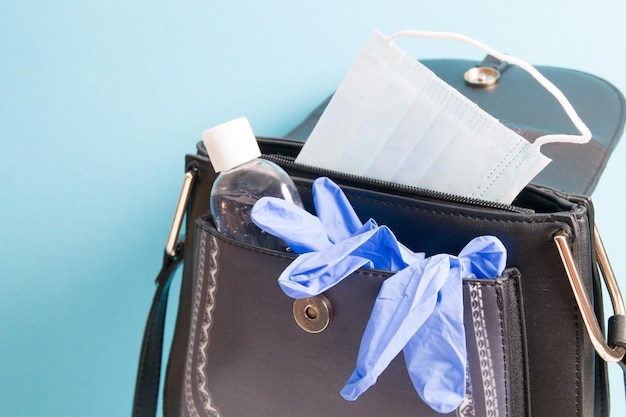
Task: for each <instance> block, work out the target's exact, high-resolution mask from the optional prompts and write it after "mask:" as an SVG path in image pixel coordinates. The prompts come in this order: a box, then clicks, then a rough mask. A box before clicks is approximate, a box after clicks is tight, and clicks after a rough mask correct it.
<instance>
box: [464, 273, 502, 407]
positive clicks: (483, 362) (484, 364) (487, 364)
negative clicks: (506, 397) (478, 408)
mask: <svg viewBox="0 0 626 417" xmlns="http://www.w3.org/2000/svg"><path fill="white" fill-rule="evenodd" d="M469 290H470V291H469V294H470V308H471V311H472V327H473V329H474V335H475V337H476V347H477V348H478V357H479V365H480V373H481V376H482V383H483V391H484V398H485V416H487V417H499V415H500V413H499V408H498V394H497V385H496V380H495V375H494V372H493V360H492V358H491V348H490V346H489V337H488V335H487V325H486V320H485V312H484V309H483V300H482V292H481V291H480V290H479V287H478V286H477V285H474V284H473V283H472V284H469Z"/></svg>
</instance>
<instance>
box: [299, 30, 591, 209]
mask: <svg viewBox="0 0 626 417" xmlns="http://www.w3.org/2000/svg"><path fill="white" fill-rule="evenodd" d="M407 36H410V37H422V38H436V39H455V40H460V41H463V42H466V43H469V44H471V45H474V46H476V47H478V48H480V49H483V50H484V51H486V52H487V53H489V54H491V55H492V56H494V57H496V58H498V59H500V60H502V61H505V62H508V63H511V64H514V65H517V66H519V67H521V68H523V69H524V70H526V71H528V72H529V73H530V74H531V75H532V76H533V77H534V78H535V79H536V80H537V81H538V82H540V83H541V84H542V85H543V86H544V87H545V88H546V89H547V90H548V91H549V92H550V93H552V94H553V95H554V96H555V98H556V99H557V101H558V102H559V103H560V104H561V105H562V107H563V109H564V110H565V112H566V113H567V114H568V116H569V117H570V118H571V119H572V122H573V124H574V126H576V128H577V129H578V130H580V132H581V133H582V134H581V135H548V136H543V137H540V138H538V139H536V140H535V142H534V143H529V142H528V141H527V140H526V139H524V138H523V137H521V136H520V135H518V134H517V133H515V132H514V131H512V130H511V129H509V128H507V127H506V126H504V125H503V124H501V123H500V122H499V121H498V120H497V119H495V118H494V117H492V116H491V115H489V114H488V113H486V112H485V111H483V110H482V109H481V108H480V107H478V106H477V105H476V104H475V103H473V102H472V101H470V100H469V99H467V98H466V97H465V96H463V95H462V94H461V93H459V92H458V91H457V90H455V89H454V88H452V87H451V86H450V85H448V84H447V83H446V82H444V81H443V80H441V79H440V78H438V77H437V76H436V75H435V74H434V73H433V72H432V71H430V70H429V69H428V68H426V67H425V66H424V65H423V64H421V63H420V62H419V61H417V60H416V59H414V58H413V57H412V56H410V55H408V54H407V53H405V52H404V51H402V50H401V49H400V48H399V47H398V46H396V45H395V43H394V42H393V41H394V39H396V38H398V37H407ZM512 99H514V98H512ZM520 105H523V103H522V104H520ZM589 139H591V132H589V129H588V128H587V127H586V126H585V124H584V123H583V122H582V121H581V120H580V118H579V117H578V115H577V114H576V112H575V111H574V109H573V108H572V106H571V104H570V103H569V102H568V101H567V99H566V98H565V97H564V96H563V94H562V93H561V92H560V91H559V90H558V89H557V88H556V87H555V86H554V85H553V84H552V83H550V81H548V80H547V79H545V78H544V77H543V76H542V75H541V74H540V73H539V72H538V71H537V70H536V69H535V68H534V67H532V66H531V65H529V64H527V63H525V62H524V61H521V60H519V59H517V58H514V57H511V56H508V55H505V54H502V53H500V52H498V51H495V50H493V49H492V48H490V47H488V46H486V45H483V44H481V43H479V42H477V41H475V40H472V39H470V38H468V37H466V36H463V35H459V34H454V33H441V32H422V31H403V32H398V33H396V34H394V35H392V36H391V37H386V36H385V35H383V34H382V33H380V32H379V31H375V32H374V33H373V35H372V36H371V38H370V40H369V42H368V43H367V44H366V46H365V48H364V49H363V50H362V51H361V53H360V54H359V56H358V57H357V59H356V61H355V62H354V64H353V65H352V67H351V68H350V70H349V71H348V74H347V75H346V77H345V78H344V80H343V81H342V83H341V85H340V86H339V87H338V89H337V91H336V92H335V94H334V96H333V98H332V100H331V101H330V103H329V104H328V106H327V108H326V110H325V111H324V113H323V114H322V116H321V117H320V119H319V121H318V123H317V125H316V126H315V128H314V129H313V131H312V133H311V135H310V137H309V138H308V140H307V141H306V143H305V145H304V147H303V149H302V151H301V153H300V155H299V156H298V158H297V159H296V162H298V163H302V164H306V165H311V166H317V167H321V168H326V169H332V170H335V171H340V172H345V173H349V174H353V175H358V176H364V177H369V178H375V179H379V180H384V181H390V182H394V183H398V184H404V185H409V186H415V187H419V188H425V189H429V190H435V191H440V192H445V193H449V194H454V195H458V196H464V197H469V198H474V199H480V200H489V201H495V202H499V203H504V204H510V203H511V202H512V201H513V199H514V198H515V197H516V196H517V194H518V193H519V192H520V191H521V190H522V189H523V188H524V186H526V185H527V184H528V183H529V182H530V181H531V180H532V179H533V178H534V177H535V176H536V175H537V174H538V173H539V172H540V171H541V170H542V169H543V168H545V167H546V165H548V163H549V162H550V159H549V158H547V157H546V156H544V155H543V154H541V152H540V147H541V145H543V144H545V143H552V142H573V143H585V142H588V141H589Z"/></svg>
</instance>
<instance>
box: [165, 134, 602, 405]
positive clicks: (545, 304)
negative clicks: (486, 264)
mask: <svg viewBox="0 0 626 417" xmlns="http://www.w3.org/2000/svg"><path fill="white" fill-rule="evenodd" d="M261 145H262V150H263V151H264V152H265V153H274V152H276V151H282V152H281V153H285V154H294V155H295V154H297V151H298V148H299V146H301V144H300V143H296V142H293V141H280V140H262V141H261ZM187 162H188V166H187V167H188V168H189V169H195V170H196V172H197V176H196V181H197V182H196V187H197V188H196V190H203V189H208V188H210V184H211V183H212V180H213V178H214V176H215V174H214V173H213V172H212V170H211V167H210V163H209V162H208V160H207V158H206V157H205V156H203V155H189V156H188V158H187ZM290 174H291V175H292V177H294V178H295V179H296V182H297V183H298V184H299V189H300V192H301V195H302V196H303V200H304V201H305V204H306V205H307V206H308V207H311V204H312V200H311V195H310V194H311V193H310V187H309V185H307V184H310V181H311V178H312V177H313V176H314V175H313V174H311V173H304V172H297V171H293V170H292V171H291V172H290ZM340 184H341V185H342V187H343V188H344V190H345V191H346V193H347V195H348V197H349V198H350V201H351V203H352V204H353V206H354V207H355V209H356V210H357V212H358V213H359V215H360V216H361V217H362V218H369V217H372V218H375V219H377V221H379V222H380V223H381V224H387V225H388V226H389V227H390V228H391V229H392V230H394V231H395V233H396V234H397V235H398V239H399V240H400V241H402V242H404V243H405V244H407V245H408V246H409V247H412V248H414V249H416V250H423V251H426V252H427V254H434V253H440V252H445V253H455V252H458V251H459V250H460V249H461V248H462V247H463V245H464V244H466V243H467V242H468V241H469V240H470V239H471V238H473V237H474V236H476V235H478V234H493V235H495V236H497V237H499V238H500V239H501V240H502V241H503V243H504V244H505V246H506V247H507V249H508V250H509V253H510V256H509V261H508V266H511V267H515V268H518V269H519V271H520V273H521V277H522V278H521V282H522V290H521V291H520V297H521V298H520V299H521V300H522V301H521V309H522V310H523V311H524V315H523V320H522V322H523V328H525V329H526V330H525V334H526V346H527V349H523V348H518V350H521V351H522V352H524V351H525V352H526V353H525V354H523V355H521V356H519V357H518V359H517V361H516V362H515V363H517V364H518V365H517V366H518V369H527V372H521V371H520V372H515V373H513V375H515V376H516V377H517V378H518V381H517V384H519V383H520V381H519V380H522V381H525V383H527V384H529V385H528V386H529V389H528V396H527V398H525V399H522V400H519V399H518V403H517V404H518V408H515V407H510V408H508V413H509V414H508V415H532V414H534V415H551V416H590V415H595V416H603V415H607V413H608V410H607V404H606V401H605V398H606V384H605V370H604V365H603V364H602V363H601V362H598V364H599V365H600V367H599V368H598V364H596V358H595V353H594V351H593V348H592V347H591V344H590V342H589V339H588V338H587V336H586V334H585V332H584V327H583V324H582V321H581V318H580V316H579V313H578V308H577V306H576V303H575V300H574V297H573V294H572V293H571V289H570V288H569V284H568V282H567V277H566V275H565V271H564V269H563V265H562V263H561V260H560V258H559V255H558V252H557V251H556V248H555V245H554V243H553V240H552V236H553V235H554V234H555V233H557V232H559V231H562V230H566V231H568V232H569V233H570V234H571V235H572V247H573V249H574V252H575V256H576V259H578V268H579V271H580V272H581V274H582V276H583V277H585V279H586V286H587V287H588V288H589V292H590V293H593V294H594V295H595V296H596V298H597V297H599V296H600V295H599V294H598V292H597V291H596V290H595V280H596V278H597V275H596V274H597V271H596V269H595V267H594V265H595V263H594V260H593V252H592V249H591V241H590V238H591V233H592V232H591V229H590V221H591V219H590V215H592V213H591V212H590V211H589V210H588V208H587V206H586V205H584V204H580V202H581V201H587V200H586V199H584V198H583V199H582V200H581V199H580V198H576V199H575V201H569V200H568V199H566V198H564V196H560V195H558V194H556V193H555V192H553V191H552V190H549V189H543V188H540V187H535V186H530V187H528V188H527V189H526V190H525V191H524V192H523V194H522V195H521V196H520V198H519V199H518V201H517V203H518V204H520V205H521V206H523V207H527V208H533V210H535V211H534V212H521V213H514V212H508V211H503V210H501V209H493V208H484V207H472V206H464V205H457V204H451V203H449V202H442V201H437V200H421V199H419V198H414V197H411V196H406V195H395V194H390V193H388V192H386V191H385V190H376V189H371V188H367V189H365V188H360V187H359V186H358V184H354V183H350V182H343V183H341V182H340ZM206 187H208V188H206ZM205 194H206V193H203V192H202V191H200V192H197V193H195V196H194V202H193V204H192V205H191V211H190V212H189V213H188V215H190V216H191V218H199V217H202V216H203V215H206V213H207V211H208V207H209V205H208V195H205ZM194 227H195V225H193V224H189V225H188V234H187V239H186V244H187V245H193V246H189V247H197V246H198V242H197V236H195V230H194ZM190 236H193V238H190ZM248 256H249V255H246V256H245V257H244V256H243V255H242V256H241V257H240V258H237V260H236V261H235V262H234V264H235V265H234V266H227V267H225V268H232V267H244V266H243V265H244V264H247V263H248V262H244V259H248ZM197 260H198V256H192V257H188V258H187V259H186V260H185V262H186V263H185V269H186V270H188V271H193V270H194V268H195V263H196V262H197ZM259 262H261V261H259ZM262 262H265V261H262ZM263 265H264V267H263V268H265V263H263ZM248 268H250V267H249V266H248ZM232 275H233V276H231V279H238V280H242V279H247V281H246V282H247V283H248V284H249V285H253V286H254V285H258V284H255V282H256V281H255V279H256V278H255V277H257V276H259V275H261V272H260V271H259V268H258V263H257V262H255V263H254V267H253V268H252V269H247V270H246V271H243V272H241V273H238V274H232ZM234 275H237V276H234ZM248 275H252V277H249V276H248ZM244 277H246V278H244ZM188 281H189V282H188V283H187V285H190V286H195V285H197V282H198V279H197V277H195V276H194V275H193V273H191V272H190V276H189V277H188ZM273 281H274V279H273ZM354 281H355V280H352V281H351V282H354ZM263 282H264V281H263ZM348 282H350V281H348ZM191 283H193V284H191ZM183 285H184V286H185V283H184V284H183ZM217 288H218V289H217V293H216V294H215V305H216V306H217V305H219V303H220V298H219V297H220V292H219V291H220V290H219V288H221V287H220V284H219V282H218V284H217ZM253 288H254V287H253ZM276 291H278V288H277V287H276ZM252 292H253V293H254V292H255V291H254V290H253V291H252ZM193 293H194V292H193V289H191V290H190V291H185V290H184V291H183V292H181V300H180V306H179V317H178V320H177V326H176V334H175V340H174V342H173V346H172V350H171V356H170V363H169V372H168V378H167V382H166V397H165V402H166V403H165V413H166V414H165V415H166V416H178V415H181V413H182V412H183V410H184V409H185V407H187V402H186V398H185V396H184V395H183V393H184V392H185V381H186V380H187V378H189V375H190V374H189V372H190V371H187V374H185V370H186V369H189V368H188V366H189V364H188V363H187V362H186V359H187V358H188V355H189V343H190V340H191V339H192V338H194V337H196V336H194V334H193V332H190V331H189V329H191V328H193V324H192V323H193V320H194V319H195V320H198V316H197V315H193V314H192V311H193V306H194V304H195V300H194V299H193V296H192V294H193ZM222 294H223V293H222ZM231 296H232V294H231ZM227 298H228V297H227ZM257 301H260V302H261V303H262V297H261V299H259V300H257ZM257 305H258V304H257ZM262 305H263V308H268V309H273V308H274V307H272V306H275V305H276V303H275V302H273V301H272V302H269V303H267V304H262ZM240 307H241V306H237V307H235V308H234V310H233V311H231V310H229V312H230V313H236V314H234V315H233V317H238V318H237V319H233V320H234V321H231V322H224V323H223V324H221V322H220V320H227V318H217V317H216V319H215V320H214V321H213V324H212V325H213V326H220V327H221V326H222V325H226V326H227V329H226V330H224V331H225V332H231V337H237V334H239V333H240V332H241V334H239V336H241V337H243V338H241V339H238V342H237V343H242V344H243V345H244V346H245V345H247V343H248V342H247V339H246V338H245V337H248V336H251V337H252V336H254V337H253V340H254V343H253V345H254V346H257V347H258V348H263V349H266V347H261V346H258V343H267V344H269V345H275V344H277V343H279V341H285V340H290V339H289V337H290V336H289V335H288V334H283V335H280V337H278V336H276V335H275V334H272V337H268V338H267V339H265V342H261V339H263V335H267V334H268V333H267V332H271V330H270V329H268V328H266V327H268V326H269V325H267V326H260V327H257V328H256V330H255V331H256V333H254V332H253V333H249V332H248V331H251V330H249V329H250V327H248V326H252V327H254V326H253V325H252V324H251V323H252V322H253V321H254V314H253V313H252V312H247V313H246V314H247V317H248V320H251V321H250V323H247V322H246V320H243V319H242V318H241V316H240V315H239V314H240V313H238V312H237V309H238V308H240ZM223 308H224V307H223ZM255 308H256V307H255ZM276 309H278V307H277V306H276ZM215 311H216V314H217V311H218V310H217V307H216V310H215ZM287 313H289V312H287ZM283 314H284V312H283ZM228 316H229V314H226V317H228ZM276 316H277V317H278V316H282V314H281V313H278V314H276ZM287 316H288V318H289V314H287ZM183 320H188V321H183ZM238 326H242V327H241V328H239V327H238ZM293 326H295V323H293ZM520 326H521V325H520ZM523 328H521V329H518V331H523ZM242 329H248V330H246V331H243V330H242ZM242 335H245V336H242ZM222 336H223V335H222ZM352 337H353V338H354V339H355V340H357V341H358V340H359V338H360V334H359V333H358V331H354V332H353V335H352ZM210 338H211V340H212V341H211V342H210V343H209V345H208V350H207V351H206V354H207V358H213V359H209V360H218V361H221V360H220V359H219V358H220V355H221V354H223V351H225V350H226V351H233V354H236V352H237V350H238V349H244V347H238V345H237V343H235V341H234V340H233V339H230V340H231V346H230V347H229V348H226V347H225V346H224V345H221V344H220V343H222V340H221V337H218V336H214V335H213V334H212V333H211V335H210ZM213 343H215V344H213ZM212 348H215V349H218V351H219V353H214V354H213V355H212V354H211V349H212ZM248 348H249V347H248ZM219 349H221V350H219ZM307 357H310V355H309V356H307ZM230 358H231V360H229V361H227V362H230V363H235V361H234V357H233V356H231V357H230ZM315 363H318V362H315ZM526 364H527V365H526ZM309 365H310V368H311V369H315V366H316V365H315V364H314V363H313V362H312V363H310V364H309ZM212 366H218V365H215V363H213V365H212ZM258 366H260V367H263V368H264V369H265V372H266V374H267V375H268V376H267V377H266V378H265V379H263V382H262V383H261V385H264V384H270V385H271V384H272V382H271V381H272V380H274V379H278V380H280V381H284V380H285V379H286V380H289V381H291V383H293V384H295V383H296V380H297V377H298V375H294V374H293V373H291V372H288V369H285V366H284V365H281V364H280V363H276V362H274V361H271V360H269V359H267V358H266V360H265V361H259V363H258ZM326 366H327V367H330V368H334V367H335V366H337V364H335V363H333V364H331V365H328V364H327V365H326ZM343 366H346V365H345V364H344V365H343ZM525 366H527V367H526V368H524V367H525ZM214 370H215V369H214ZM279 370H280V371H285V373H284V374H281V372H279ZM239 371H240V370H239ZM220 372H225V371H224V369H221V371H220ZM254 372H256V373H257V375H259V373H260V371H259V370H258V369H256V370H255V371H254ZM181 374H182V375H181ZM173 375H176V376H175V377H174V376H173ZM181 376H182V377H181ZM207 376H208V378H209V379H211V377H210V374H207ZM294 378H296V380H294ZM216 381H217V380H213V381H210V382H208V384H212V385H208V387H210V389H209V391H212V392H216V394H212V395H215V396H216V398H215V401H216V408H218V409H219V408H220V404H219V400H218V397H219V396H222V395H223V394H221V393H222V392H223V391H222V390H223V388H220V387H219V386H217V385H216V384H219V382H216ZM343 382H345V381H341V383H343ZM229 383H231V384H235V382H233V381H232V380H231V381H230V382H229ZM276 383H280V382H276ZM319 383H320V384H321V385H325V384H327V383H328V382H327V381H326V380H325V379H323V382H319ZM509 383H510V384H513V382H509ZM231 388H232V387H231ZM233 389H234V388H233ZM259 389H261V388H259ZM217 392H220V394H217ZM234 392H237V391H236V390H235V391H234ZM281 395H285V398H286V397H288V396H290V395H292V393H290V392H283V393H282V394H281ZM222 398H223V397H222ZM555 398H558V401H555ZM240 401H244V400H243V399H240ZM317 401H319V402H326V401H328V399H326V398H319V397H318V398H317ZM511 401H512V400H511ZM226 402H227V403H228V401H226ZM225 404H226V403H225ZM520 404H521V405H524V406H525V408H524V407H522V406H520ZM228 407H230V406H227V408H225V410H226V409H228ZM520 407H521V408H520ZM520 410H522V411H520ZM255 412H256V410H251V411H250V414H249V415H257V414H255ZM517 412H519V413H521V414H516V413H517ZM292 413H296V414H297V411H294V410H292ZM224 415H225V416H226V417H228V416H229V414H224ZM245 415H247V414H243V415H242V417H243V416H245ZM274 415H276V416H281V414H274ZM284 415H285V416H287V415H295V414H289V413H287V414H284ZM311 415H315V414H311ZM318 415H323V413H322V414H318ZM389 415H394V414H389ZM397 415H404V414H402V413H400V414H397ZM477 415H480V414H477ZM504 415H507V414H504Z"/></svg>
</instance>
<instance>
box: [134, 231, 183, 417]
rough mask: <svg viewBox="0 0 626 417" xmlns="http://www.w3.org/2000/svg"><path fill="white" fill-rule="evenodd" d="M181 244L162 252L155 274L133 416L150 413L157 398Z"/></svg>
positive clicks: (142, 345)
mask: <svg viewBox="0 0 626 417" xmlns="http://www.w3.org/2000/svg"><path fill="white" fill-rule="evenodd" d="M183 253H184V245H183V243H182V242H178V244H177V248H176V251H175V254H174V255H170V254H168V253H167V251H166V252H165V254H164V256H163V265H162V266H161V271H160V272H159V274H158V275H157V278H156V292H155V294H154V298H153V300H152V306H151V308H150V313H149V315H148V320H147V322H146V328H145V330H144V334H143V342H142V344H141V354H140V356H139V367H138V370H137V383H136V385H135V398H134V400H133V414H132V415H133V417H154V416H155V415H156V411H157V404H158V399H159V382H160V377H161V362H162V354H163V332H164V327H165V313H166V310H167V298H168V294H169V289H170V285H171V283H172V277H173V276H174V272H176V269H177V268H178V266H179V265H180V263H181V261H182V260H183Z"/></svg>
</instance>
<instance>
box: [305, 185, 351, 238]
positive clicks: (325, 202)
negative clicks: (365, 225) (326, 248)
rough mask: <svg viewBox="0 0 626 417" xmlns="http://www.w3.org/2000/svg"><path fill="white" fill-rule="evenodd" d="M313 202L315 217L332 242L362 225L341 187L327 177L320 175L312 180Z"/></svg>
mask: <svg viewBox="0 0 626 417" xmlns="http://www.w3.org/2000/svg"><path fill="white" fill-rule="evenodd" d="M313 202H314V204H315V212H316V213H317V217H319V219H320V221H321V222H322V224H323V225H324V229H325V230H326V233H327V234H328V236H329V238H330V240H331V241H332V242H333V243H337V242H339V241H342V240H344V239H347V238H349V237H350V236H352V235H353V234H355V233H356V232H357V231H358V230H359V229H360V228H361V226H362V223H361V220H359V217H358V216H357V214H356V212H355V211H354V209H353V208H352V205H351V204H350V202H349V201H348V198H347V197H346V195H345V194H344V193H343V191H342V190H341V188H339V186H338V185H337V184H335V183H334V182H333V181H331V180H330V179H329V178H326V177H321V178H318V179H316V180H315V181H314V182H313Z"/></svg>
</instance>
